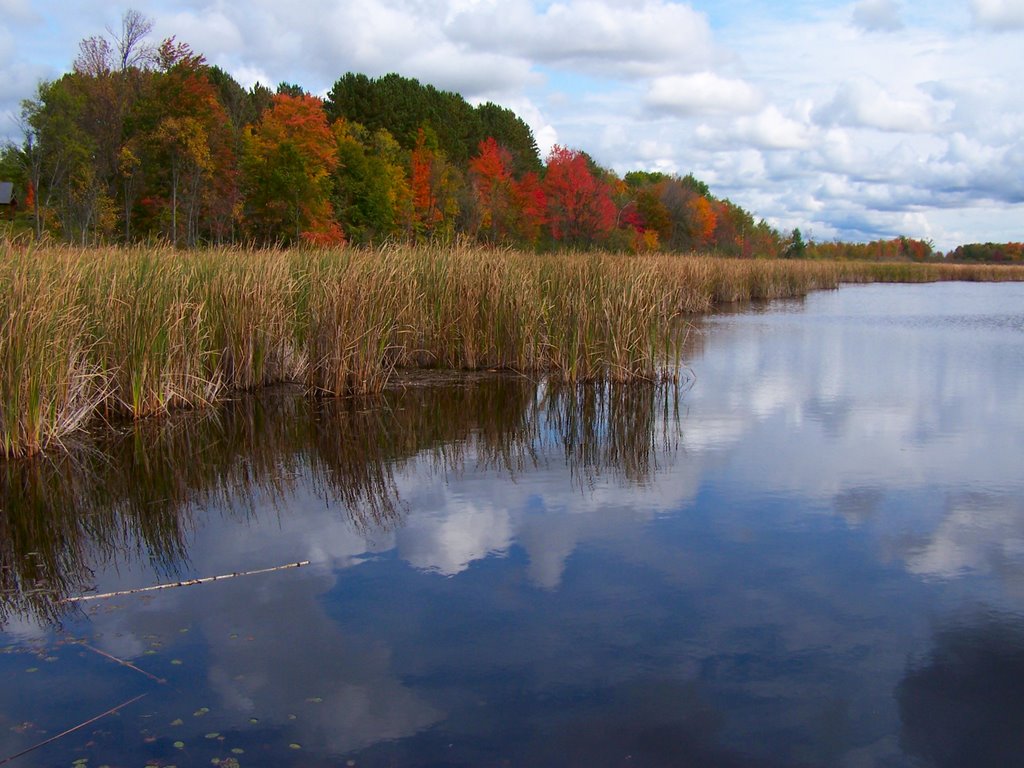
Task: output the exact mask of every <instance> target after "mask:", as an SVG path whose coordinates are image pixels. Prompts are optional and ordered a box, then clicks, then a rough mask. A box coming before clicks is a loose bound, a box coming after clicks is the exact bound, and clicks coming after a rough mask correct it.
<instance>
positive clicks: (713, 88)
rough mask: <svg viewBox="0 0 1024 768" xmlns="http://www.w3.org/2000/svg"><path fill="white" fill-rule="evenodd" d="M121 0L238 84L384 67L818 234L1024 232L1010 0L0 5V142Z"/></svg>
mask: <svg viewBox="0 0 1024 768" xmlns="http://www.w3.org/2000/svg"><path fill="white" fill-rule="evenodd" d="M128 7H133V8H135V9H136V10H139V11H141V12H142V13H144V14H146V15H147V16H149V17H150V18H152V19H153V20H154V21H155V30H154V37H156V38H163V37H166V36H170V35H175V36H177V38H178V39H179V40H183V41H185V42H188V43H190V44H191V45H192V46H193V48H194V49H195V50H197V51H199V52H202V53H204V54H205V55H206V56H207V58H208V60H209V61H210V62H211V63H214V64H218V65H220V66H221V67H223V68H224V69H226V70H228V71H229V72H231V73H232V74H233V75H234V76H235V77H236V79H238V80H239V81H240V82H241V83H242V84H243V85H246V86H251V85H252V84H253V83H255V82H256V81H257V80H259V81H262V82H264V83H267V84H270V85H275V84H276V83H278V82H280V81H282V80H287V81H289V82H295V83H299V84H300V85H302V86H304V87H305V88H307V89H308V90H310V91H312V92H314V93H324V92H326V90H327V89H329V88H330V86H331V84H332V83H333V82H334V81H335V80H336V79H337V77H338V76H340V75H341V74H343V73H344V72H346V71H350V70H351V71H359V72H365V73H367V74H370V75H382V74H385V73H387V72H392V71H394V72H399V73H401V74H403V75H407V76H411V77H416V78H418V79H420V80H421V81H424V82H429V83H432V84H434V85H436V86H438V87H442V88H447V89H451V90H456V91H459V92H460V93H462V94H463V95H465V96H466V97H467V98H468V99H470V100H471V101H481V100H493V101H495V102H497V103H500V104H502V105H505V106H508V107H510V108H512V109H514V110H516V111H517V112H518V113H519V114H520V115H521V116H522V117H523V118H524V119H525V120H526V121H527V122H528V123H530V125H531V126H532V127H533V129H534V132H535V134H536V136H537V138H538V143H539V144H540V145H541V148H542V150H545V151H546V150H548V149H550V147H551V145H552V144H554V143H556V142H557V143H559V144H563V145H568V146H571V147H578V148H582V149H585V150H587V151H588V152H590V154H591V155H593V156H594V158H595V159H597V160H598V162H600V163H602V164H603V165H606V166H609V167H612V168H614V169H615V170H616V171H618V172H619V173H624V172H626V171H629V170H634V169H641V168H642V169H649V170H663V171H667V172H670V173H681V174H686V173H689V172H693V173H695V174H696V175H697V176H698V177H699V178H701V179H703V180H705V181H707V182H708V183H709V184H710V186H711V189H712V191H713V192H714V193H715V194H717V195H719V196H722V197H729V198H730V199H732V200H734V201H735V202H737V203H740V204H741V205H743V206H744V207H746V208H748V209H750V210H752V211H753V212H754V213H755V215H757V216H763V217H764V218H766V219H767V220H768V221H769V222H770V223H772V224H773V225H775V226H777V227H780V228H782V229H785V230H788V229H791V228H793V227H800V228H801V230H802V231H803V232H804V234H805V236H808V235H809V236H811V237H813V238H815V239H818V240H829V239H833V238H841V239H846V240H855V241H861V240H869V239H874V238H876V237H891V236H895V235H898V234H905V235H908V236H912V237H922V238H926V239H931V240H933V241H934V242H935V244H936V246H937V247H939V248H940V249H948V248H951V247H953V246H955V245H956V244H958V243H961V242H975V241H988V240H993V241H1007V240H1018V241H1019V240H1024V140H1022V138H1021V137H1022V136H1024V102H1022V100H1021V99H1020V98H1019V96H1018V91H1019V85H1018V81H1019V80H1020V78H1021V76H1022V75H1024V64H1022V62H1024V57H1022V56H1021V54H1020V51H1021V50H1022V49H1024V0H937V1H936V2H930V3H912V2H906V1H904V2H900V0H853V1H852V2H814V3H811V2H796V3H794V2H767V1H765V2H755V1H754V0H739V1H738V2H729V3H713V2H706V1H703V0H702V1H699V2H691V3H685V2H670V0H615V1H614V2H613V0H560V1H559V2H544V3H541V2H531V0H375V1H374V2H358V3H357V2H353V1H352V0H304V2H302V3H282V2H280V0H251V1H250V2H244V3H243V2H231V0H180V1H179V2H168V1H167V0H137V1H136V2H135V3H134V4H133V5H131V6H127V5H126V6H124V7H116V6H111V5H109V4H107V3H102V2H99V1H98V0H79V1H78V2H66V1H65V2H58V1H57V0H0V61H3V62H4V65H3V70H4V72H3V77H0V135H6V136H9V137H12V138H17V135H18V130H17V126H16V123H15V119H14V118H15V116H16V114H17V109H18V103H19V101H20V100H21V99H23V98H25V97H27V96H31V95H32V93H33V91H34V88H35V84H36V83H37V82H38V81H39V80H40V79H41V78H53V77H56V76H59V75H60V73H61V72H63V71H65V70H66V69H67V68H69V67H70V64H71V61H72V60H73V59H74V56H75V53H76V50H77V44H78V41H79V40H81V39H82V38H84V37H87V36H89V35H94V34H103V33H104V29H105V27H110V28H117V27H118V25H119V21H120V17H121V14H122V13H123V11H124V10H126V9H127V8H128Z"/></svg>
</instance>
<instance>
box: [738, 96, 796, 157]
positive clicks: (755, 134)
mask: <svg viewBox="0 0 1024 768" xmlns="http://www.w3.org/2000/svg"><path fill="white" fill-rule="evenodd" d="M737 135H739V136H742V137H743V138H744V139H746V140H747V141H748V142H749V143H750V144H752V145H754V146H755V147H758V148H759V149H802V148H804V147H806V146H808V144H809V143H810V140H811V132H810V130H809V129H808V127H807V126H806V125H804V124H803V123H801V122H799V121H797V120H794V119H792V118H789V117H786V116H785V115H783V114H782V112H780V111H779V109H778V108H777V107H775V106H774V105H770V106H768V107H766V108H765V109H763V110H761V112H759V113H758V114H757V115H754V116H753V117H745V118H742V119H740V120H739V121H738V122H737Z"/></svg>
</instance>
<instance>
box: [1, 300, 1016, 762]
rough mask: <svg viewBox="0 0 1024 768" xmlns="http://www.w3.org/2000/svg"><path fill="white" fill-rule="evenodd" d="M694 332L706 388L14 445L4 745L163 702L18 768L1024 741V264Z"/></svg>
mask: <svg viewBox="0 0 1024 768" xmlns="http://www.w3.org/2000/svg"><path fill="white" fill-rule="evenodd" d="M690 338H691V342H692V349H691V353H690V365H691V367H692V370H693V372H694V374H695V377H696V378H695V381H693V382H690V383H688V384H687V385H686V386H683V387H680V388H678V389H658V388H652V387H648V386H634V387H626V388H597V389H594V388H579V389H571V390H565V389H561V388H557V387H552V386H549V385H545V384H543V383H541V384H538V383H535V382H531V381H529V380H526V379H521V378H516V377H504V376H501V377H493V376H492V377H488V376H485V377H472V378H465V379H458V380H456V381H451V380H449V381H447V382H445V383H423V382H417V383H416V384H414V385H412V386H409V387H406V388H404V389H401V390H396V391H394V392H389V393H387V395H386V396H385V398H384V400H383V401H382V402H359V401H338V402H324V403H310V402H308V401H306V400H304V399H302V398H296V397H295V396H294V395H293V394H291V393H287V392H268V393H265V394H263V395H261V396H259V397H249V398H241V399H239V400H236V401H233V402H231V403H228V404H227V405H226V406H225V407H224V408H222V409H218V410H217V411H215V412H210V413H205V414H192V415H183V416H181V417H176V418H174V419H170V420H168V421H166V422H162V423H144V424H141V425H138V426H134V427H131V428H126V429H125V430H123V431H122V432H121V433H119V434H114V435H108V436H106V437H105V438H104V439H103V440H102V441H100V442H97V443H93V444H89V445H83V446H80V447H79V449H78V450H76V451H75V452H74V453H73V455H72V456H69V457H65V458H59V459H53V460H51V461H48V462H41V463H35V464H31V465H9V466H6V467H3V473H2V480H3V495H2V497H0V503H2V509H3V513H2V516H0V568H2V571H0V574H2V578H0V586H2V588H3V593H2V594H3V600H2V601H0V621H2V622H3V627H4V630H3V634H2V635H0V642H2V644H3V647H4V652H3V654H2V655H0V674H2V675H3V679H4V680H5V685H4V686H3V687H2V688H0V760H2V759H3V758H4V757H6V756H7V755H11V754H15V753H17V752H19V751H21V750H23V749H27V748H30V747H31V746H33V745H35V744H37V743H39V742H41V741H43V740H45V739H47V738H48V737H50V736H54V735H56V734H58V733H60V732H61V731H63V730H65V729H67V728H70V727H72V726H74V725H77V724H79V723H81V722H84V721H86V720H88V719H90V718H92V717H94V716H96V715H99V714H101V713H103V712H105V711H107V710H109V709H111V708H114V707H117V706H118V705H120V704H123V703H124V702H128V701H131V700H132V699H133V698H134V697H136V696H140V695H143V694H145V695H144V696H143V698H141V699H138V700H137V701H134V702H132V703H131V704H128V705H127V706H125V707H124V708H122V709H120V710H119V711H118V712H116V713H114V714H112V715H108V716H107V717H104V718H102V719H100V720H97V721H96V722H95V723H92V724H90V725H88V726H86V727H84V728H81V729H80V730H78V731H75V732H74V733H72V734H69V735H67V736H64V737H62V738H61V739H59V740H57V741H55V742H53V743H51V744H48V745H46V746H43V747H40V748H39V749H37V750H35V751H34V752H32V753H30V754H29V755H26V756H25V757H22V758H19V759H18V760H17V761H14V763H13V764H16V765H17V764H23V765H71V764H72V763H74V762H75V761H76V760H78V761H81V760H87V761H88V765H90V766H98V765H103V764H108V765H134V766H142V765H146V764H150V765H162V766H167V765H208V764H210V763H211V761H218V762H219V764H221V765H228V766H231V765H234V763H235V762H236V763H237V764H239V765H241V766H245V765H274V766H279V765H281V766H288V765H294V766H300V765H301V766H320V765H324V766H326V765H339V764H340V765H344V764H346V763H347V762H349V761H351V762H352V763H353V764H355V765H360V766H391V765H399V766H406V765H407V766H428V765H429V766H462V765H474V766H475V765H531V766H544V765H551V766H563V765H579V766H601V765H608V766H612V765H614V766H619V765H644V766H651V765H653V766H660V765H664V766H677V765H716V766H804V765H829V766H831V765H837V766H875V765H881V766H932V765H934V766H962V765H975V766H985V765H993V766H995V765H1013V764H1016V763H1017V762H1019V760H1020V755H1021V754H1024V736H1022V733H1024V731H1022V730H1021V728H1020V723H1021V722H1022V721H1024V693H1022V692H1024V481H1022V479H1021V472H1020V457H1021V456H1022V455H1024V389H1022V388H1021V387H1020V386H1019V382H1020V381H1021V380H1022V374H1024V286H1021V285H1013V284H1002V285H999V284H987V285H978V284H958V283H951V284H939V285H927V286H858V287H848V288H843V289H841V290H839V291H834V292H825V293H817V294H813V295H812V296H810V297H808V298H807V299H806V300H804V301H801V302H783V303H776V304H771V305H767V306H763V307H757V308H751V307H747V308H745V309H742V310H740V311H736V312H730V313H722V314H719V315H716V316H714V317H711V318H708V319H707V320H705V321H703V322H701V323H700V325H699V327H698V328H697V329H696V330H695V331H694V332H693V333H692V334H691V337H690ZM305 560H309V561H310V564H309V565H308V566H305V567H302V568H294V569H286V570H280V571H275V572H272V573H267V574H262V575H253V576H244V577H239V578H235V579H231V580H226V581H221V582H215V583H211V584H205V585H201V586H193V587H181V588H175V589H168V590H163V591H158V592H149V593H141V594H135V595H128V596H123V597H118V598H113V599H109V600H101V601H95V602H89V603H67V602H61V600H62V599H63V598H66V597H71V596H77V595H81V594H86V593H89V592H107V591H113V590H124V589H131V588H136V587H142V586H146V585H152V584H158V583H162V582H168V581H174V580H178V579H182V578H189V577H197V576H211V575H217V574H228V573H232V572H238V571H248V570H254V569H262V568H267V567H272V566H277V565H283V564H286V563H293V562H297V561H305ZM111 656H112V657H115V658H116V659H120V660H122V661H127V662H130V663H131V664H132V665H134V668H131V667H127V666H123V665H120V664H118V663H117V662H115V661H113V660H111V658H110V657H111ZM150 676H152V677H150ZM154 677H155V678H159V679H163V680H165V681H166V682H162V683H161V682H156V681H155V680H154V679H153V678H154ZM232 761H234V762H232ZM82 764H83V763H81V762H79V765H82Z"/></svg>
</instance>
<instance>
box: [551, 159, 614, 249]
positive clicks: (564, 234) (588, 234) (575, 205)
mask: <svg viewBox="0 0 1024 768" xmlns="http://www.w3.org/2000/svg"><path fill="white" fill-rule="evenodd" d="M544 194H545V196H546V198H547V214H548V227H549V228H550V231H551V236H552V237H553V238H554V239H555V240H558V241H560V242H564V243H567V244H570V245H590V244H593V243H596V242H599V241H601V240H603V239H605V238H606V237H607V236H608V234H609V233H610V232H611V231H612V229H614V227H615V213H616V210H615V204H614V203H613V202H612V199H611V195H610V194H609V191H608V187H607V185H606V184H605V183H604V182H603V180H601V179H598V178H597V177H596V176H595V175H594V174H593V173H592V172H591V170H590V167H589V165H588V163H587V156H586V155H584V154H583V153H582V152H580V151H578V150H573V149H567V148H565V147H560V146H558V145H557V144H556V145H555V147H554V148H553V149H552V150H551V154H550V155H549V156H548V165H547V174H546V175H545V177H544Z"/></svg>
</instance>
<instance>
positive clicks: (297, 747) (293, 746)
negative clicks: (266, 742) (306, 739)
mask: <svg viewBox="0 0 1024 768" xmlns="http://www.w3.org/2000/svg"><path fill="white" fill-rule="evenodd" d="M288 749H302V745H301V744H296V743H295V742H292V743H291V744H289V745H288Z"/></svg>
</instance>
